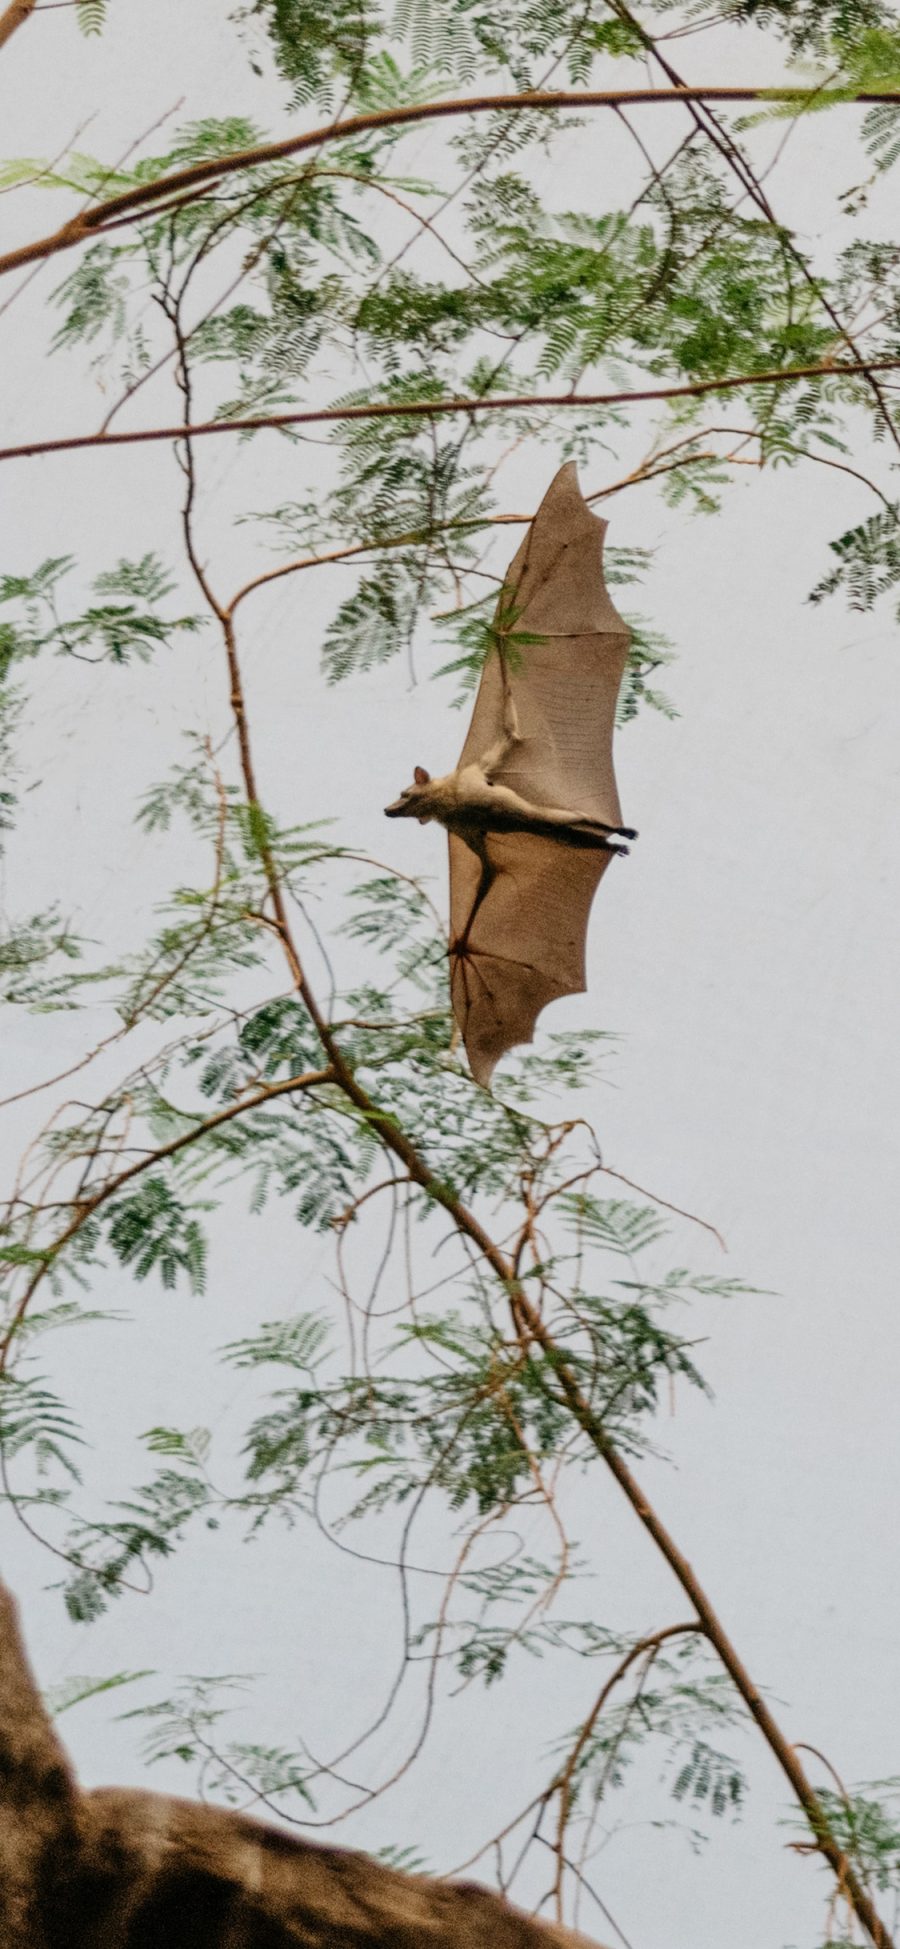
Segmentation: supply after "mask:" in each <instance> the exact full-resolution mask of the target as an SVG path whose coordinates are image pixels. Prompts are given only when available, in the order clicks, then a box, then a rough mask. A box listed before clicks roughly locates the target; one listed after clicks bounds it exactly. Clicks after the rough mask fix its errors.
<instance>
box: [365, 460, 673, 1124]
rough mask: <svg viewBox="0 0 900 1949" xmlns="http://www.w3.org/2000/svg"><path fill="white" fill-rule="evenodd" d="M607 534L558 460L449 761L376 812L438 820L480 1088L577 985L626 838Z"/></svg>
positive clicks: (460, 990) (464, 1021) (455, 995)
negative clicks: (446, 851) (592, 922)
mask: <svg viewBox="0 0 900 1949" xmlns="http://www.w3.org/2000/svg"><path fill="white" fill-rule="evenodd" d="M605 533H606V522H605V521H601V520H600V519H599V517H598V516H597V515H594V514H592V513H591V511H590V509H589V507H588V505H587V502H586V501H585V499H584V496H583V495H582V493H581V489H580V487H579V485H578V476H577V474H576V471H575V464H574V461H568V462H567V464H566V465H565V466H564V467H561V468H560V471H559V473H558V474H557V475H556V478H555V480H553V481H552V482H551V484H550V487H549V488H548V491H547V493H546V494H545V496H544V499H543V501H542V502H541V505H540V507H539V508H538V511H537V513H536V515H535V517H534V520H533V521H532V523H531V525H530V527H529V529H528V533H527V534H526V536H525V538H524V540H523V542H522V544H521V547H520V548H519V550H518V552H517V554H516V556H515V558H514V560H513V561H512V563H511V565H510V568H509V570H508V573H507V576H506V580H505V582H504V585H503V589H502V592H501V595H500V601H499V605H498V608H497V613H496V616H495V619H494V625H493V632H492V636H493V642H492V648H491V650H490V652H489V654H488V657H487V660H486V662H485V665H484V669H483V671H482V675H481V682H480V684H479V687H478V695H477V697H476V699H475V708H474V711H473V713H472V721H471V724H470V725H469V730H468V735H467V737H466V741H465V744H464V745H463V748H462V752H461V754H460V759H459V763H458V765H457V767H456V770H455V771H453V772H448V773H447V775H446V776H445V777H444V778H432V777H430V775H429V773H428V772H427V771H424V770H423V769H422V767H421V766H418V765H417V766H416V771H415V782H414V783H413V784H412V785H409V786H407V788H406V790H405V791H404V792H401V794H400V797H399V798H398V799H396V800H395V802H394V804H393V805H388V806H386V807H385V811H386V813H387V816H388V818H390V819H403V818H406V819H418V820H419V821H420V822H421V824H423V825H425V824H426V823H427V822H428V820H429V819H437V820H438V821H439V823H440V824H441V825H443V826H445V827H446V829H447V832H448V835H449V842H450V995H451V1000H452V1004H453V1013H454V1015H455V1017H456V1021H457V1023H458V1024H459V1028H460V1031H461V1034H462V1038H463V1041H464V1043H465V1046H466V1053H467V1055H468V1058H469V1063H470V1066H471V1069H472V1074H473V1076H474V1077H475V1079H476V1081H477V1082H479V1083H482V1084H483V1085H484V1086H485V1087H487V1086H488V1085H489V1083H490V1079H491V1076H492V1074H493V1071H494V1067H495V1065H496V1064H497V1063H498V1062H499V1060H500V1057H501V1056H502V1055H504V1053H505V1052H506V1050H507V1049H511V1048H513V1047H514V1045H515V1044H516V1043H519V1042H531V1041H532V1040H533V1037H534V1025H535V1022H536V1021H537V1018H538V1015H539V1014H540V1012H541V1010H542V1009H543V1008H545V1007H546V1006H547V1003H548V1002H551V1001H555V1000H556V999H557V997H558V996H561V995H575V994H581V993H583V992H584V989H585V986H586V981H585V965H584V953H585V941H586V936H587V925H588V919H589V917H590V911H591V903H592V901H593V898H594V894H595V893H596V891H597V887H598V885H599V883H600V880H601V879H602V877H603V874H604V873H605V872H606V869H607V867H608V865H609V863H610V860H611V859H612V858H613V856H614V855H615V854H616V853H627V851H628V848H627V846H625V845H623V844H621V841H623V840H627V839H635V838H636V837H637V834H636V833H635V832H633V831H632V830H631V828H630V827H627V826H623V825H622V824H621V819H622V812H621V807H620V805H619V795H618V791H617V789H616V779H615V773H614V770H613V755H612V743H613V730H614V727H615V718H616V704H617V701H618V696H619V689H620V686H621V682H622V676H623V673H624V670H625V664H626V662H627V658H628V646H629V642H630V631H629V629H628V626H627V624H626V623H624V622H623V620H622V618H621V616H620V615H618V614H617V612H616V610H615V609H614V608H613V605H612V602H611V600H610V597H609V593H608V591H607V588H606V584H605V582H604V579H603V537H604V535H605Z"/></svg>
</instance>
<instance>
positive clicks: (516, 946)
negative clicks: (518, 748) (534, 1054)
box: [450, 832, 612, 1088]
mask: <svg viewBox="0 0 900 1949" xmlns="http://www.w3.org/2000/svg"><path fill="white" fill-rule="evenodd" d="M485 854H486V858H487V862H488V865H489V867H490V869H491V871H492V872H493V873H494V875H495V877H494V878H493V879H492V881H491V883H490V885H489V887H488V890H487V892H486V894H485V895H484V898H483V900H482V901H481V904H480V905H479V907H478V909H477V912H476V914H475V918H474V920H472V921H471V924H469V922H470V916H471V913H472V908H473V906H474V904H475V900H476V896H477V894H478V891H479V887H480V884H481V866H480V864H479V861H478V860H477V859H476V857H475V854H474V853H472V852H471V851H470V849H469V847H468V846H467V845H466V844H465V842H464V840H462V839H458V838H457V837H456V836H455V834H453V833H451V835H450V929H451V934H450V996H451V1000H452V1003H453V1013H454V1015H455V1017H456V1020H457V1022H458V1023H459V1026H460V1028H461V1030H462V1034H463V1039H464V1041H465V1045H466V1054H467V1056H468V1058H469V1064H470V1067H471V1070H472V1074H473V1076H474V1077H475V1080H476V1082H479V1083H482V1084H484V1086H485V1088H487V1086H488V1084H489V1083H490V1080H491V1076H492V1074H493V1071H494V1068H495V1066H496V1064H497V1063H498V1062H499V1061H500V1057H501V1056H502V1055H504V1054H505V1053H506V1050H507V1049H512V1048H513V1047H514V1046H515V1044H516V1043H519V1042H532V1041H533V1040H534V1025H535V1022H536V1021H537V1018H538V1016H539V1014H540V1012H541V1009H542V1008H546V1006H547V1003H548V1002H553V1001H556V1000H558V998H559V997H560V996H561V995H578V994H581V993H582V992H583V990H584V988H585V965H584V951H585V942H586V939H587V925H588V919H589V916H590V911H591V902H592V900H593V898H594V894H595V893H596V891H597V887H598V885H599V883H600V880H601V878H602V875H603V874H604V872H605V871H606V868H607V866H608V865H609V862H610V859H611V858H612V854H610V853H605V852H602V851H601V850H599V849H598V848H591V849H590V850H583V851H582V850H576V849H575V848H573V847H570V846H564V845H561V844H560V843H559V841H558V840H555V839H539V838H535V836H534V835H533V834H532V833H525V832H491V833H488V834H487V836H486V839H485Z"/></svg>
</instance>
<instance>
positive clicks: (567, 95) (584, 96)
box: [0, 22, 900, 274]
mask: <svg viewBox="0 0 900 1949" xmlns="http://www.w3.org/2000/svg"><path fill="white" fill-rule="evenodd" d="M18 24H19V23H18V22H17V23H16V25H18ZM10 31H12V30H10ZM834 93H835V99H836V101H839V102H841V103H848V102H849V103H850V104H851V105H853V104H856V103H858V104H860V105H862V106H864V107H866V106H869V105H874V104H875V103H879V102H886V103H888V104H890V103H892V102H893V103H896V104H897V105H898V106H900V90H898V89H882V90H879V91H878V92H874V91H864V90H860V91H852V92H851V91H850V90H847V89H839V90H837V89H836V90H835V91H834ZM706 101H714V102H723V103H728V102H753V101H763V102H796V104H797V108H798V110H802V109H803V108H804V107H805V106H806V104H807V103H809V102H815V103H816V105H817V106H821V103H822V90H821V88H730V87H697V88H692V87H677V88H600V89H593V88H592V89H584V88H582V89H579V88H560V89H536V90H534V91H533V92H530V93H528V92H526V93H524V94H518V95H505V94H497V95H494V94H491V95H472V96H468V97H467V96H457V97H454V98H453V99H452V100H447V101H432V102H413V103H409V104H407V105H405V106H404V107H402V108H382V109H375V110H372V111H371V112H370V113H368V114H365V115H348V116H347V117H346V119H345V120H344V121H342V122H329V123H327V124H326V125H325V127H324V128H318V129H308V130H306V131H305V133H304V134H302V135H291V136H286V137H285V138H284V140H283V141H281V142H260V143H257V144H256V145H255V146H254V147H253V148H252V149H239V150H235V151H233V152H231V153H230V154H226V155H223V156H208V157H206V158H204V160H203V161H201V162H194V163H190V164H188V165H187V167H186V168H184V169H176V170H173V171H172V172H171V173H170V174H169V175H167V176H159V177H157V178H156V180H155V181H154V182H152V183H139V184H135V186H134V187H133V188H132V189H128V190H122V191H121V192H120V194H119V195H118V196H110V197H107V198H106V199H105V200H104V201H103V202H102V203H95V204H93V205H88V207H87V208H86V209H84V210H80V211H79V213H78V215H77V216H74V217H71V218H70V219H69V221H68V223H64V224H61V225H60V228H59V229H58V230H54V231H52V232H51V233H50V235H49V236H46V237H39V238H36V239H35V240H33V241H32V242H31V243H30V244H21V245H20V246H19V248H18V249H17V250H10V251H7V252H6V253H5V254H4V255H3V256H0V274H2V273H3V272H4V271H14V270H18V269H19V267H20V266H21V265H23V264H33V263H34V262H35V260H36V259H37V258H41V257H53V256H55V255H56V253H57V252H58V251H61V250H72V249H73V248H74V247H75V245H76V244H83V243H86V242H88V241H89V240H90V239H91V238H92V237H95V236H97V235H100V234H102V230H103V226H104V224H105V223H109V222H112V221H115V220H116V219H118V218H120V217H123V216H125V217H129V218H130V217H133V216H135V217H139V216H143V215H151V216H153V215H155V214H156V207H157V205H159V204H160V203H161V202H162V201H163V200H165V201H166V202H171V200H172V198H173V197H176V198H177V197H179V196H180V195H181V194H182V192H188V191H191V190H193V189H195V188H196V187H197V185H198V184H201V183H218V182H219V181H220V179H221V178H222V177H223V176H232V175H234V174H235V173H236V172H237V171H238V170H241V169H257V168H259V167H261V166H262V165H264V164H265V163H269V162H280V161H281V160H282V159H283V157H285V156H296V155H300V154H301V153H302V152H303V151H304V150H305V149H316V148H321V147H322V146H323V145H324V144H325V143H326V142H341V141H344V140H346V138H347V137H350V136H358V135H370V134H375V133H377V131H378V130H379V129H389V128H403V127H405V126H406V125H407V124H409V123H416V122H429V121H436V120H447V119H448V118H450V117H455V116H458V115H480V114H485V113H488V114H505V115H514V114H520V113H522V112H524V111H526V110H529V109H533V110H537V111H540V110H547V109H560V108H613V109H621V108H634V107H640V106H641V105H646V104H648V103H658V102H663V103H667V104H668V105H669V106H671V105H672V104H673V103H674V104H676V105H677V104H678V103H686V104H688V105H690V104H691V103H692V102H706Z"/></svg>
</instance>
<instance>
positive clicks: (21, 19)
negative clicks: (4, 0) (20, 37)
mask: <svg viewBox="0 0 900 1949" xmlns="http://www.w3.org/2000/svg"><path fill="white" fill-rule="evenodd" d="M36 6H37V0H10V5H9V6H8V7H7V8H6V9H5V11H4V12H3V13H2V14H0V47H3V46H4V44H5V42H6V41H8V40H10V39H11V38H12V36H13V34H14V33H15V31H16V28H17V27H23V26H24V24H25V22H26V20H27V19H28V16H29V14H33V13H34V10H35V7H36Z"/></svg>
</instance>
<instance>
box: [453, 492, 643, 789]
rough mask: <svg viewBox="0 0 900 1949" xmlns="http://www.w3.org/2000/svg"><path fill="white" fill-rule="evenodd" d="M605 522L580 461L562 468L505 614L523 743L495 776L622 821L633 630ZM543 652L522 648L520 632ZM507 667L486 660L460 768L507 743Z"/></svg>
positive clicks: (512, 576)
mask: <svg viewBox="0 0 900 1949" xmlns="http://www.w3.org/2000/svg"><path fill="white" fill-rule="evenodd" d="M605 534H606V522H605V521H601V520H600V518H599V516H597V515H595V514H592V513H591V511H590V508H589V507H588V505H587V502H586V501H585V499H584V497H583V495H582V492H581V489H580V487H579V485H578V476H577V474H576V472H575V463H574V461H568V462H567V464H566V465H565V467H561V468H560V471H559V473H558V474H557V475H556V478H555V480H553V481H552V482H551V484H550V486H549V488H548V490H547V493H546V494H545V496H544V499H543V501H542V502H541V505H540V507H539V508H538V511H537V513H536V515H535V517H534V520H533V522H532V523H531V526H530V528H529V530H528V533H527V534H526V536H525V538H524V540H523V542H522V545H521V547H520V548H519V550H518V552H517V554H516V555H515V557H514V559H513V561H512V563H511V565H510V568H509V572H508V574H507V577H506V582H505V585H504V591H503V595H502V596H501V608H502V609H504V610H505V611H506V612H507V613H509V611H510V610H512V611H513V612H514V621H513V624H512V639H513V640H512V643H511V646H510V650H509V654H508V656H507V657H506V659H505V681H506V683H507V684H508V686H509V690H510V692H511V694H512V698H513V701H514V703H515V707H516V714H517V717H518V721H519V731H520V734H521V738H522V742H521V744H519V745H517V746H516V748H515V750H513V751H512V752H511V753H510V755H509V757H508V758H507V759H506V761H505V763H504V764H503V765H501V766H500V767H499V768H498V770H497V771H496V772H495V773H494V774H493V776H494V779H495V781H496V782H497V783H498V784H503V785H510V786H512V788H513V790H514V791H516V792H519V793H521V796H522V797H523V798H526V799H528V800H529V801H530V802H531V804H532V805H551V806H563V807H565V808H566V809H567V810H569V811H572V812H577V813H580V814H582V815H586V816H587V817H588V818H593V819H602V820H604V821H605V822H606V824H607V825H612V826H615V825H618V824H619V823H620V822H621V817H622V814H621V809H620V806H619V794H618V791H617V789H616V779H615V772H614V770H613V752H612V745H613V731H614V728H615V720H616V704H617V702H618V697H619V690H620V688H621V683H622V677H623V674H624V670H625V664H626V662H627V660H628V645H629V642H630V632H629V629H628V625H627V623H625V622H623V620H622V617H621V616H620V615H619V614H618V612H617V610H616V609H615V608H614V607H613V604H612V601H611V600H610V596H609V593H608V590H607V588H606V584H605V582H604V579H603V538H604V535H605ZM520 633H521V634H526V635H529V636H540V637H541V638H542V639H543V640H542V641H541V642H539V643H523V644H521V645H520V646H517V645H516V642H515V638H516V636H517V635H518V634H520ZM503 702H504V669H503V667H502V666H501V662H500V658H499V657H498V656H496V655H492V656H490V657H489V658H488V661H487V663H486V664H485V666H484V670H483V672H482V676H481V683H480V685H479V688H478V695H477V697H476V700H475V709H474V711H473V713H472V722H471V724H470V726H469V730H468V734H467V737H466V741H465V744H464V746H463V749H462V754H461V756H460V760H459V762H460V765H464V764H468V763H470V762H471V761H473V760H479V759H481V758H483V757H484V755H485V753H486V752H487V751H488V750H489V749H490V747H491V745H492V744H494V743H496V742H497V741H498V740H499V739H500V738H501V737H502V735H503V724H504V714H503Z"/></svg>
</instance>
